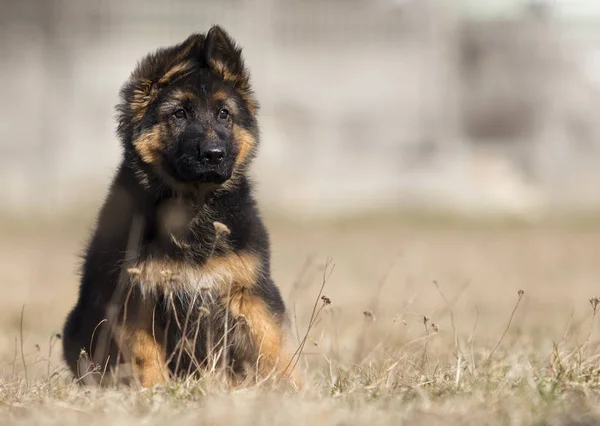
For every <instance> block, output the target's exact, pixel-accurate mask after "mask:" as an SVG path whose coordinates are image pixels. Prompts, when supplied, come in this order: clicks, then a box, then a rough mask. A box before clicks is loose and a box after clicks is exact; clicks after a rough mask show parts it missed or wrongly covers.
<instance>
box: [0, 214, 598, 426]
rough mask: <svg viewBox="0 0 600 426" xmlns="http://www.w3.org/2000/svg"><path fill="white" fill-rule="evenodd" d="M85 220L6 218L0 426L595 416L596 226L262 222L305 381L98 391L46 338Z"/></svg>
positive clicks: (1, 245) (62, 306)
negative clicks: (80, 382)
mask: <svg viewBox="0 0 600 426" xmlns="http://www.w3.org/2000/svg"><path fill="white" fill-rule="evenodd" d="M92 217H93V215H88V214H83V213H82V215H81V217H80V218H79V220H69V221H64V220H62V221H46V222H40V223H37V224H36V225H34V226H31V225H28V222H27V221H4V222H3V225H2V226H1V227H0V259H2V270H3V279H2V281H1V282H0V289H1V291H2V293H1V294H2V298H1V299H0V303H1V306H0V324H2V326H3V332H2V333H1V334H0V419H2V422H1V423H2V424H18V425H25V424H32V425H51V424H60V425H70V424H81V422H86V424H89V425H94V424H102V425H108V426H110V425H119V424H130V423H132V422H142V423H143V424H148V425H162V424H174V423H175V422H177V424H178V425H186V424H198V423H207V424H214V425H229V424H240V425H248V424H280V425H294V424H302V425H304V424H310V423H315V424H337V425H354V424H356V425H359V424H360V425H362V424H366V423H369V424H444V425H464V424H473V425H482V424H515V425H519V424H540V425H542V424H552V425H567V424H568V425H575V424H577V425H588V424H589V425H592V424H600V409H599V408H598V407H599V404H598V402H600V360H599V359H600V345H599V343H600V339H599V338H600V326H598V327H595V325H594V320H595V310H594V308H595V307H596V303H597V301H595V300H594V299H593V298H594V297H595V296H600V285H599V284H600V263H599V262H598V261H599V260H600V258H599V257H598V256H599V255H598V254H599V253H600V227H598V226H595V225H590V224H585V225H574V224H557V223H553V224H549V223H546V224H540V225H528V224H520V223H502V224H477V225H475V224H469V223H456V222H455V223H452V224H448V223H441V222H435V221H433V222H428V221H414V220H410V221H407V220H402V221H400V220H393V219H390V218H387V217H386V218H370V219H362V220H352V221H345V222H339V223H334V224H332V223H308V222H307V223H289V222H284V221H281V220H274V219H268V220H267V225H268V226H269V229H271V234H272V245H273V262H272V263H273V275H274V278H275V280H276V281H277V283H278V284H279V286H280V287H281V289H282V291H283V294H284V296H285V299H286V302H287V303H288V305H289V307H290V309H291V310H292V311H293V312H295V317H296V326H297V334H298V335H299V338H298V339H299V340H301V339H302V338H303V337H304V336H305V334H306V332H307V327H308V325H309V323H310V320H311V312H312V310H313V306H314V304H315V301H316V303H317V309H318V310H319V313H318V316H317V317H316V318H313V325H312V327H311V329H310V331H309V333H308V338H307V340H306V345H305V346H304V350H303V354H302V357H301V359H300V363H299V365H300V366H301V367H302V368H304V369H305V371H306V372H307V375H308V377H309V379H308V385H307V387H306V388H305V389H303V390H301V391H300V392H292V391H289V390H285V389H281V388H277V387H275V388H273V387H272V386H271V385H269V384H260V385H257V386H255V387H252V388H249V389H243V390H238V391H233V392H229V391H227V390H226V389H225V388H224V387H223V386H221V384H220V383H219V382H218V380H216V379H214V378H210V377H208V378H205V379H203V380H201V381H193V382H192V381H187V382H177V383H170V384H169V385H168V386H165V387H161V388H156V389H150V390H145V391H136V390H106V391H98V390H90V389H87V390H84V389H82V388H80V387H79V386H77V385H75V384H73V383H71V380H70V377H69V375H68V373H67V372H66V370H65V366H64V364H63V363H62V361H61V353H60V342H58V341H57V339H56V337H53V336H55V334H56V333H59V332H60V331H61V327H62V324H63V321H64V318H65V315H66V314H67V312H68V310H69V308H70V307H71V306H72V304H73V302H74V300H75V297H76V292H77V286H78V283H77V269H78V266H79V261H80V260H79V258H78V254H80V252H81V248H82V246H83V242H84V240H85V238H86V236H87V233H88V230H89V227H90V224H91V222H92ZM328 259H330V261H329V263H328ZM324 276H325V277H326V278H327V279H326V283H325V287H324V290H323V294H324V295H325V298H324V299H320V298H319V289H320V287H321V284H322V281H323V277H324ZM590 299H591V301H590ZM329 301H330V302H331V304H328V302H329ZM321 308H322V309H321ZM598 309H599V310H600V306H598ZM21 319H22V320H21Z"/></svg>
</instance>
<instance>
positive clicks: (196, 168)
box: [175, 156, 232, 185]
mask: <svg viewBox="0 0 600 426" xmlns="http://www.w3.org/2000/svg"><path fill="white" fill-rule="evenodd" d="M175 171H176V176H177V178H178V180H180V181H182V182H186V183H192V182H195V183H210V184H215V185H220V184H223V183H225V182H226V181H227V180H229V178H230V177H231V174H232V173H231V168H230V167H228V165H227V164H224V163H221V164H219V165H217V166H207V165H205V164H203V163H202V162H200V161H197V160H195V159H193V158H191V157H187V156H185V157H182V158H180V159H179V161H178V162H177V164H176V166H175Z"/></svg>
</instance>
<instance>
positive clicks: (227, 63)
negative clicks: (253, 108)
mask: <svg viewBox="0 0 600 426" xmlns="http://www.w3.org/2000/svg"><path fill="white" fill-rule="evenodd" d="M203 47H204V49H203V50H204V59H205V60H206V63H207V64H208V67H209V68H210V69H211V71H213V72H214V73H215V74H217V75H219V76H220V77H222V78H223V80H226V81H229V82H231V83H233V84H234V86H236V87H237V88H238V89H241V90H247V89H249V79H250V76H249V74H248V71H247V70H246V68H245V67H244V59H243V58H242V49H240V48H239V47H237V45H236V43H235V41H234V40H233V39H232V38H231V37H230V36H229V34H227V33H226V32H225V30H223V29H222V28H221V27H219V26H218V25H215V26H213V27H211V28H210V30H208V32H207V33H206V38H205V39H204V46H203Z"/></svg>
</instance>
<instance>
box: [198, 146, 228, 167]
mask: <svg viewBox="0 0 600 426" xmlns="http://www.w3.org/2000/svg"><path fill="white" fill-rule="evenodd" d="M224 157H225V150H224V149H223V148H208V149H206V150H203V151H202V152H200V161H202V162H203V163H206V164H210V165H211V166H216V165H217V164H219V163H221V161H223V158H224Z"/></svg>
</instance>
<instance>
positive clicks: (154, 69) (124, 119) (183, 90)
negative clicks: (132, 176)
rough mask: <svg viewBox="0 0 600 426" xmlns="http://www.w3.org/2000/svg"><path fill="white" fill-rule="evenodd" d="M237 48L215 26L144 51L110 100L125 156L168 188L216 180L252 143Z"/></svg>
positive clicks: (220, 181)
mask: <svg viewBox="0 0 600 426" xmlns="http://www.w3.org/2000/svg"><path fill="white" fill-rule="evenodd" d="M257 109H258V104H257V102H256V100H255V99H254V96H253V93H252V89H251V87H250V82H249V74H248V72H247V70H246V68H245V66H244V62H243V59H242V55H241V49H240V48H238V47H237V46H236V44H235V42H234V41H233V40H232V39H231V38H230V37H229V35H228V34H227V33H226V32H225V31H224V30H223V29H221V28H220V27H218V26H214V27H212V28H211V29H210V30H209V31H208V32H207V33H206V34H193V35H191V36H190V37H188V38H187V39H186V40H185V41H184V42H182V43H181V44H178V45H175V46H171V47H168V48H162V49H159V50H158V51H156V52H154V53H152V54H150V55H148V56H146V57H145V58H144V59H143V60H142V61H141V62H140V63H139V65H138V66H137V68H136V70H135V71H134V72H133V73H132V75H131V77H130V79H129V81H128V82H127V83H126V84H125V85H124V86H123V88H122V90H121V103H120V104H119V106H118V107H117V110H118V120H119V128H118V131H119V134H120V136H121V139H122V141H123V144H124V147H125V154H126V158H128V159H129V160H130V161H132V162H133V163H134V164H136V165H139V166H140V168H142V169H143V170H144V173H147V174H152V175H154V177H158V178H159V179H162V180H163V181H164V182H165V183H167V184H169V185H171V186H175V187H179V188H181V187H186V186H190V187H198V185H212V186H222V185H224V184H226V183H227V182H231V181H233V180H234V179H232V178H234V177H236V176H239V175H241V174H243V173H244V171H245V169H246V166H247V164H248V163H249V161H250V160H251V158H252V157H253V155H254V151H255V148H256V145H257V143H258V131H257V124H256V112H257Z"/></svg>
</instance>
